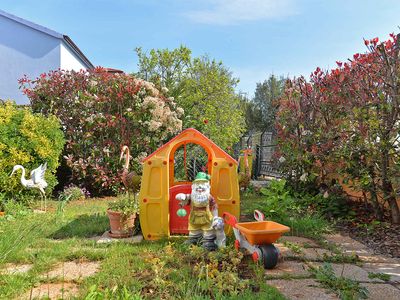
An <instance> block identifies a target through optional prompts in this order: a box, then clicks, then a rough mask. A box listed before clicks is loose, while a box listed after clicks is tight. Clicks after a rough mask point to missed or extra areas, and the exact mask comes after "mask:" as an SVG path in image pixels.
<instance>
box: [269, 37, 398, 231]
mask: <svg viewBox="0 0 400 300" xmlns="http://www.w3.org/2000/svg"><path fill="white" fill-rule="evenodd" d="M364 43H365V45H366V46H367V52H365V53H362V54H360V53H356V54H354V55H353V58H352V59H350V60H349V61H348V62H345V63H342V62H337V68H334V69H332V70H331V71H322V70H321V69H320V68H317V69H316V70H315V72H313V73H312V75H311V78H310V81H307V80H306V79H305V78H304V77H300V78H297V79H294V80H292V81H289V82H288V84H287V86H286V88H285V92H284V95H283V96H282V98H281V99H280V103H279V104H280V105H279V113H278V118H277V124H276V125H277V126H276V127H277V133H278V155H277V156H278V157H280V159H279V160H280V162H281V165H282V169H283V171H284V172H285V173H286V176H287V178H289V179H290V180H291V181H292V182H294V186H295V187H297V185H299V183H300V182H307V181H309V179H310V177H318V180H316V181H317V182H319V183H326V182H327V181H328V180H329V178H336V179H343V182H345V181H347V182H349V181H351V182H352V185H353V187H354V188H355V189H356V190H359V191H362V192H363V194H364V196H365V198H366V199H369V200H370V201H371V204H372V207H373V209H374V214H375V216H376V218H378V219H380V220H382V219H383V217H384V213H383V209H384V208H385V207H388V208H389V210H390V214H391V218H392V221H393V223H397V224H400V208H399V205H398V203H397V199H396V194H397V192H398V190H399V180H398V178H399V177H400V168H399V167H398V165H399V164H398V161H399V158H400V157H399V145H398V139H399V131H400V122H399V121H398V120H399V118H400V110H399V109H398V107H399V105H400V98H399V97H398V91H397V89H398V88H399V86H400V80H399V79H400V77H399V72H398V71H397V70H399V69H400V55H399V53H400V34H399V35H397V36H395V35H394V34H391V35H390V39H389V40H387V41H385V42H382V43H379V40H378V38H374V39H372V40H365V41H364ZM393 70H396V71H393ZM311 181H312V180H311Z"/></svg>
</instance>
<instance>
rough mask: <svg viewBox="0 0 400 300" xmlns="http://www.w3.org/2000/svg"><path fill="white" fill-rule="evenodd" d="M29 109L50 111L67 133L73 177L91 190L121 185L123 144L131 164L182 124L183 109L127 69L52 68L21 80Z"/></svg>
mask: <svg viewBox="0 0 400 300" xmlns="http://www.w3.org/2000/svg"><path fill="white" fill-rule="evenodd" d="M21 84H22V88H23V91H24V92H25V93H26V94H27V95H28V97H29V99H30V100H31V104H32V108H33V110H34V111H37V112H42V113H45V114H55V115H56V116H57V117H58V118H59V119H60V121H61V123H62V126H63V129H64V132H65V136H66V139H67V143H66V147H65V150H64V153H63V155H64V158H65V159H66V164H67V165H68V167H69V168H71V170H72V183H74V184H76V185H78V186H81V187H85V188H86V189H88V190H89V191H90V192H91V193H92V194H94V195H107V194H116V193H117V192H118V191H119V190H120V189H121V172H122V165H121V163H120V161H119V154H120V151H121V148H122V146H123V145H127V146H128V147H129V149H130V154H131V155H132V158H133V159H132V160H131V165H130V168H131V169H133V170H135V171H136V172H137V173H138V174H140V173H141V163H140V160H141V159H143V158H145V157H146V156H147V155H149V154H150V153H152V152H153V151H155V150H156V149H157V148H158V147H159V146H160V145H161V144H162V143H163V142H165V141H166V140H168V139H169V138H170V137H171V136H173V135H174V134H176V133H178V132H179V131H180V130H181V129H182V121H181V120H180V119H179V118H180V116H181V115H182V114H183V110H182V109H181V108H180V107H177V106H176V104H175V102H174V101H173V100H172V99H171V98H166V97H165V96H164V95H163V94H162V93H161V92H160V91H159V90H157V89H156V88H155V87H154V84H152V83H150V82H147V81H144V80H141V79H138V78H135V77H133V76H131V75H127V74H109V73H106V72H105V71H104V70H103V69H101V68H98V69H95V70H93V71H91V72H86V71H81V72H75V71H62V70H59V71H53V72H50V73H48V74H42V76H41V77H39V78H37V79H36V80H34V81H31V80H29V79H27V78H24V79H23V80H21Z"/></svg>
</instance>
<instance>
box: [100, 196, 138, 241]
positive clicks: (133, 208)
mask: <svg viewBox="0 0 400 300" xmlns="http://www.w3.org/2000/svg"><path fill="white" fill-rule="evenodd" d="M135 196H136V195H135ZM137 212H138V203H137V201H136V197H134V200H133V201H131V199H130V197H129V195H120V196H118V199H117V200H116V201H113V202H109V204H108V210H107V215H108V218H109V219H110V227H111V231H110V232H109V235H110V236H111V237H114V238H125V237H129V236H131V235H133V232H134V228H135V219H136V216H137Z"/></svg>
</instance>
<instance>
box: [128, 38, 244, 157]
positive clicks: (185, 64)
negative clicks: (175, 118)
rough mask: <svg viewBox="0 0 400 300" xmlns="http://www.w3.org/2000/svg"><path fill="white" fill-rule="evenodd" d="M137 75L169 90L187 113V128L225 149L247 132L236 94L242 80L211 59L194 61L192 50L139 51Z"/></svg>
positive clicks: (184, 48) (205, 57)
mask: <svg viewBox="0 0 400 300" xmlns="http://www.w3.org/2000/svg"><path fill="white" fill-rule="evenodd" d="M136 52H137V55H138V57H139V71H138V73H137V75H138V76H139V77H141V78H144V79H145V80H150V81H152V82H154V83H155V84H156V86H157V87H159V88H166V89H167V90H168V92H167V93H168V96H172V97H173V98H174V99H175V101H176V102H177V104H178V105H179V106H181V107H182V108H183V109H184V111H185V116H184V119H183V127H184V128H189V127H193V128H196V129H198V130H200V131H201V132H203V133H204V134H205V135H206V136H208V137H209V138H211V139H212V140H213V141H214V142H215V143H217V144H218V145H219V146H221V147H222V148H224V149H227V148H228V147H231V146H232V145H233V144H235V143H236V142H237V141H238V140H239V138H240V137H241V135H242V133H243V132H244V131H245V120H244V116H243V112H242V109H241V101H240V97H239V96H238V95H236V94H235V87H236V85H237V83H238V79H236V78H234V77H233V76H232V73H231V72H230V71H229V70H228V69H227V68H226V67H225V66H224V65H223V63H222V62H218V61H215V60H213V59H210V58H209V57H208V56H202V57H199V58H192V57H191V51H190V49H188V48H186V47H184V46H181V47H180V48H178V49H174V50H168V49H158V50H155V49H153V50H151V51H150V53H149V54H146V53H143V51H142V50H141V49H140V48H138V49H136Z"/></svg>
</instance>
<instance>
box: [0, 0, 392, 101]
mask: <svg viewBox="0 0 400 300" xmlns="http://www.w3.org/2000/svg"><path fill="white" fill-rule="evenodd" d="M0 9H2V10H5V11H7V12H9V13H11V14H14V15H17V16H19V17H22V18H24V19H27V20H29V21H32V22H35V23H38V24H40V25H42V26H45V27H48V28H50V29H53V30H55V31H58V32H60V33H63V34H66V35H68V36H69V37H70V38H71V39H72V40H73V41H74V42H75V43H76V44H77V45H78V47H79V48H80V49H81V50H82V51H83V52H84V53H85V55H86V56H87V57H88V58H89V59H90V60H91V61H92V63H93V64H94V65H101V66H104V67H111V68H117V69H122V70H124V71H126V72H133V71H136V70H137V57H136V54H135V52H134V49H135V48H136V47H139V46H140V47H142V48H143V49H144V50H150V49H152V48H170V49H173V48H175V47H179V45H181V44H183V45H186V46H187V47H189V48H190V49H192V51H193V55H194V56H200V55H202V54H208V55H209V56H210V57H212V58H215V59H217V60H222V61H223V62H224V64H225V65H226V66H227V67H228V68H229V69H230V70H231V71H232V72H233V74H234V76H236V77H238V78H239V79H240V83H239V86H238V90H241V91H243V92H246V93H248V96H249V97H252V96H253V94H254V89H255V86H256V82H261V81H263V80H264V79H266V78H267V77H268V76H269V74H272V73H273V74H275V75H285V76H287V75H288V76H299V75H305V76H308V75H309V74H310V73H311V72H312V71H313V70H314V69H315V68H316V67H317V66H319V67H321V68H325V69H326V68H330V67H334V66H335V61H336V60H341V61H343V60H346V59H347V58H348V57H351V56H352V55H353V54H354V53H356V52H364V51H365V46H364V43H363V38H374V37H379V38H380V39H386V38H387V37H388V34H389V33H391V32H395V33H398V32H400V30H399V27H398V26H399V25H400V17H399V12H400V1H399V0H379V1H378V0H347V1H342V0H331V1H328V0H326V1H323V0H158V1H156V0H141V1H139V0H91V1H89V0H40V1H37V0H36V1H28V0H2V1H1V2H0Z"/></svg>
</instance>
